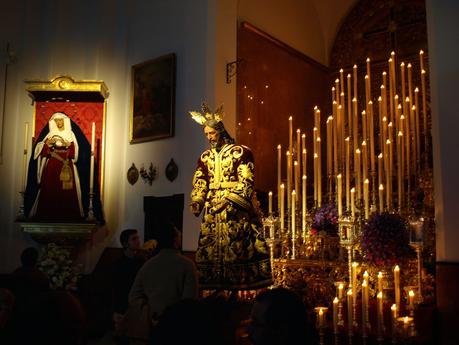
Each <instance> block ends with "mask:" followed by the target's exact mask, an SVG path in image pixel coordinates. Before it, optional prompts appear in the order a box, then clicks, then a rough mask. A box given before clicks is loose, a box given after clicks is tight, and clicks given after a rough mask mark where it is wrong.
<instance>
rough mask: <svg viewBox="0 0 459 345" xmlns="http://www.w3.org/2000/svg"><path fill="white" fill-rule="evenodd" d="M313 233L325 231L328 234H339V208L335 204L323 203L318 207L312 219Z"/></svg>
mask: <svg viewBox="0 0 459 345" xmlns="http://www.w3.org/2000/svg"><path fill="white" fill-rule="evenodd" d="M311 233H312V234H313V235H317V234H321V233H325V234H326V235H330V236H336V235H338V210H337V209H336V205H335V204H333V203H332V204H323V205H322V206H321V207H319V208H317V209H316V212H315V213H314V218H313V221H312V229H311Z"/></svg>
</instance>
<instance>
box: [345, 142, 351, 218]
mask: <svg viewBox="0 0 459 345" xmlns="http://www.w3.org/2000/svg"><path fill="white" fill-rule="evenodd" d="M350 141H351V138H350V137H347V138H346V140H345V143H346V209H347V210H349V203H350V190H351V167H350V166H351V148H350V146H351V144H350Z"/></svg>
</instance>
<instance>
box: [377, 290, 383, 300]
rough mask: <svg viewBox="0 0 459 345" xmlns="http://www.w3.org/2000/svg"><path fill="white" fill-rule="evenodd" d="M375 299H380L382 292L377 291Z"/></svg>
mask: <svg viewBox="0 0 459 345" xmlns="http://www.w3.org/2000/svg"><path fill="white" fill-rule="evenodd" d="M376 297H377V298H379V299H382V291H379V292H378V294H377V295H376Z"/></svg>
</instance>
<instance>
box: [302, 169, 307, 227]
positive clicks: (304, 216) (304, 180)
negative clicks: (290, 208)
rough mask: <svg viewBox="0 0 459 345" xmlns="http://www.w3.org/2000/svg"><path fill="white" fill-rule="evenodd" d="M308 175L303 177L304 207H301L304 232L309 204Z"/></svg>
mask: <svg viewBox="0 0 459 345" xmlns="http://www.w3.org/2000/svg"><path fill="white" fill-rule="evenodd" d="M306 179H307V177H306V175H303V178H302V182H303V184H302V186H301V187H302V190H301V192H302V198H301V201H302V208H301V218H302V229H303V234H305V232H306V213H307V212H308V206H307V198H306V183H307V180H306Z"/></svg>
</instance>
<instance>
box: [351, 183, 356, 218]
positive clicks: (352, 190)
mask: <svg viewBox="0 0 459 345" xmlns="http://www.w3.org/2000/svg"><path fill="white" fill-rule="evenodd" d="M351 216H352V218H354V217H355V188H354V187H352V188H351Z"/></svg>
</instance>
